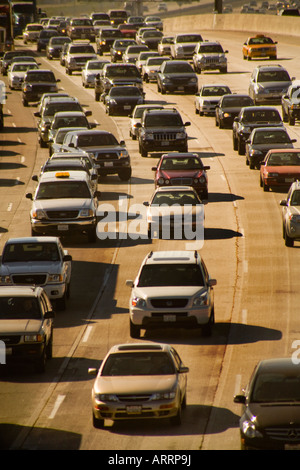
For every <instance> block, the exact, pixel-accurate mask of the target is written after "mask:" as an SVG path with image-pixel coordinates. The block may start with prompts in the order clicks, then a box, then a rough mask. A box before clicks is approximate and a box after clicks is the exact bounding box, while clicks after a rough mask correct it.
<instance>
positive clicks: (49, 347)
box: [46, 334, 53, 359]
mask: <svg viewBox="0 0 300 470" xmlns="http://www.w3.org/2000/svg"><path fill="white" fill-rule="evenodd" d="M46 354H47V359H52V357H53V335H52V334H51V338H50V339H49V342H48V344H47V346H46Z"/></svg>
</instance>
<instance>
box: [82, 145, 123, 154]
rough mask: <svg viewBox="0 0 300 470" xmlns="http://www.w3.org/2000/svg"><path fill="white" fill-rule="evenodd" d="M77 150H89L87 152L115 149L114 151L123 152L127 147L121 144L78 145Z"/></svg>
mask: <svg viewBox="0 0 300 470" xmlns="http://www.w3.org/2000/svg"><path fill="white" fill-rule="evenodd" d="M77 150H83V151H84V152H87V153H90V154H91V153H94V152H95V153H96V152H97V153H99V152H102V153H104V152H111V151H114V152H122V151H124V150H126V149H125V147H121V146H118V145H107V146H102V147H100V146H99V147H78V148H77Z"/></svg>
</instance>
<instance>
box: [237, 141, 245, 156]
mask: <svg viewBox="0 0 300 470" xmlns="http://www.w3.org/2000/svg"><path fill="white" fill-rule="evenodd" d="M237 150H238V154H239V155H245V145H244V144H243V143H242V142H241V141H240V140H239V139H238V142H237Z"/></svg>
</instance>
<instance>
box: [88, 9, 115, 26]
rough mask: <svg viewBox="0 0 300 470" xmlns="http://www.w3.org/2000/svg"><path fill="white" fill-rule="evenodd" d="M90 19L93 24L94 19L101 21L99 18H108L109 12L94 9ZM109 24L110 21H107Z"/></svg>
mask: <svg viewBox="0 0 300 470" xmlns="http://www.w3.org/2000/svg"><path fill="white" fill-rule="evenodd" d="M90 19H91V20H92V22H93V24H94V21H99V20H100V21H101V20H109V14H108V13H104V12H102V11H99V12H98V11H96V12H93V13H92V14H91V16H90ZM109 24H110V22H109Z"/></svg>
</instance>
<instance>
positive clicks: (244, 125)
mask: <svg viewBox="0 0 300 470" xmlns="http://www.w3.org/2000/svg"><path fill="white" fill-rule="evenodd" d="M266 125H268V127H270V126H272V127H273V126H274V127H282V128H283V127H284V124H283V122H282V119H281V116H280V113H279V111H278V109H277V108H276V107H275V106H245V107H244V108H242V109H241V111H240V112H239V115H238V116H237V117H235V118H234V120H233V125H232V140H233V150H237V151H238V154H239V155H244V154H245V150H246V140H248V139H249V137H250V134H251V132H252V130H253V129H255V128H259V127H265V126H266Z"/></svg>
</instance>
